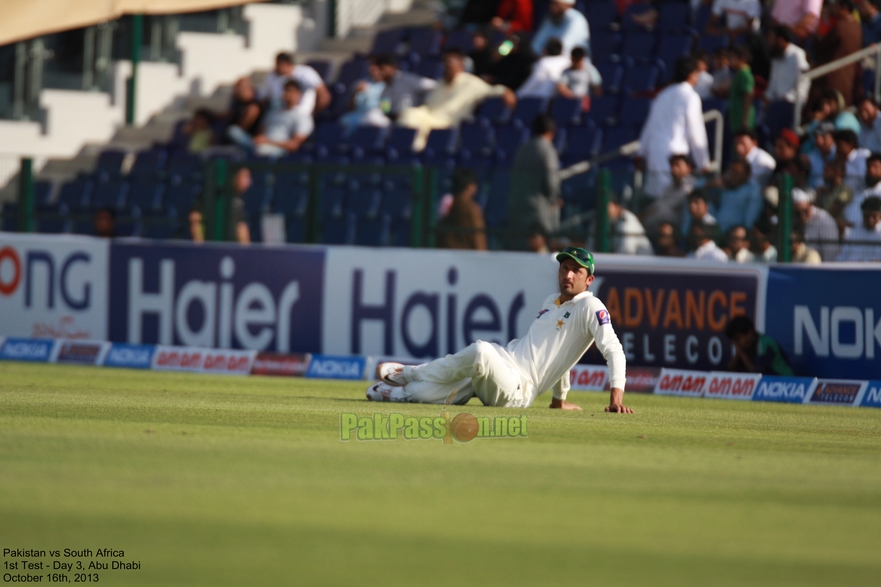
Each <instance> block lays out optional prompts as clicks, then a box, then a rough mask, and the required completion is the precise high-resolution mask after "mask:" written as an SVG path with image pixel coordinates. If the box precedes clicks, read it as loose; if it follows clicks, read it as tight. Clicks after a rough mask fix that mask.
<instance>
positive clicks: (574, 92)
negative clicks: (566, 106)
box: [557, 47, 603, 110]
mask: <svg viewBox="0 0 881 587" xmlns="http://www.w3.org/2000/svg"><path fill="white" fill-rule="evenodd" d="M571 59H572V62H571V64H570V65H569V68H568V69H566V71H564V72H563V75H562V76H561V77H560V81H559V82H558V83H557V93H558V94H559V95H561V96H563V97H564V98H570V99H572V98H580V99H582V100H584V102H585V103H584V104H583V105H582V109H583V110H588V109H589V107H590V95H591V93H593V94H594V95H599V94H601V93H602V90H603V86H602V84H603V78H602V77H601V76H600V72H599V71H597V68H596V67H594V66H593V63H591V62H590V59H588V58H587V54H586V53H585V51H584V49H583V48H581V47H575V48H574V49H572V55H571Z"/></svg>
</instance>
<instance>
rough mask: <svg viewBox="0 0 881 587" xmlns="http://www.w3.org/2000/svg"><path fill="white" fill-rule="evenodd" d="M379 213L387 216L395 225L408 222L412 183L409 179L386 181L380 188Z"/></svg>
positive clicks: (410, 210) (411, 205) (398, 178)
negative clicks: (404, 221) (381, 194)
mask: <svg viewBox="0 0 881 587" xmlns="http://www.w3.org/2000/svg"><path fill="white" fill-rule="evenodd" d="M382 191H383V196H382V200H381V202H380V213H382V214H387V215H388V216H389V217H390V218H391V219H392V220H393V221H394V222H395V223H397V222H399V221H403V220H409V219H410V215H411V212H412V209H413V183H412V181H411V180H410V179H405V178H402V177H396V178H394V179H386V180H385V181H383V186H382Z"/></svg>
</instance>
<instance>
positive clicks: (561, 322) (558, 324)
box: [557, 320, 566, 330]
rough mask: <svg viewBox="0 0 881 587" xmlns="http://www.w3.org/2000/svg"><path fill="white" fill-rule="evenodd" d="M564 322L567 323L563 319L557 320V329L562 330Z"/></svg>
mask: <svg viewBox="0 0 881 587" xmlns="http://www.w3.org/2000/svg"><path fill="white" fill-rule="evenodd" d="M564 324H566V323H565V322H563V321H562V320H557V330H560V329H561V328H563V325H564Z"/></svg>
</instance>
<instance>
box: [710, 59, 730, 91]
mask: <svg viewBox="0 0 881 587" xmlns="http://www.w3.org/2000/svg"><path fill="white" fill-rule="evenodd" d="M730 91H731V59H730V56H729V55H728V49H724V48H719V49H716V51H715V52H714V53H713V87H712V92H713V95H714V96H716V97H717V98H727V97H728V92H730Z"/></svg>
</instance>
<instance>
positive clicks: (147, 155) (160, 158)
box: [129, 149, 168, 178]
mask: <svg viewBox="0 0 881 587" xmlns="http://www.w3.org/2000/svg"><path fill="white" fill-rule="evenodd" d="M167 161H168V153H166V152H165V151H164V150H161V149H152V150H149V151H141V152H140V153H138V154H137V156H135V162H134V164H132V168H131V170H130V171H129V175H130V176H133V177H138V178H141V177H145V176H151V177H152V176H155V175H157V174H159V173H162V172H163V171H165V164H166V163H167Z"/></svg>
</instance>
